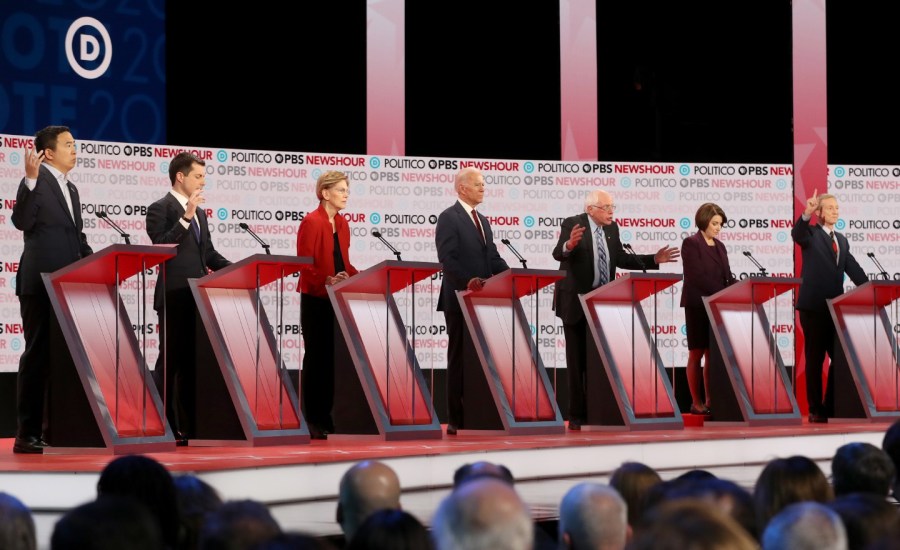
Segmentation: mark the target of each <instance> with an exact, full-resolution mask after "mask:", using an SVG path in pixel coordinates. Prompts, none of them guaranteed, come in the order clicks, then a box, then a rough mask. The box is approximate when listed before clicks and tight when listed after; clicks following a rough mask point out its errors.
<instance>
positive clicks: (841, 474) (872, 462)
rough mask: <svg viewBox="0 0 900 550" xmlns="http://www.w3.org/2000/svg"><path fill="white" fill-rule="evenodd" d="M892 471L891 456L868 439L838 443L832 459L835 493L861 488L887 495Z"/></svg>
mask: <svg viewBox="0 0 900 550" xmlns="http://www.w3.org/2000/svg"><path fill="white" fill-rule="evenodd" d="M894 474H895V471H894V463H893V462H892V461H891V457H889V456H888V455H887V453H885V452H884V451H882V450H881V449H879V448H878V447H876V446H875V445H872V444H870V443H860V442H854V443H847V444H846V445H841V446H840V447H839V448H838V450H837V452H836V453H834V458H832V459H831V482H832V484H833V485H834V494H835V496H843V495H847V494H850V493H860V492H864V493H874V494H876V495H879V496H881V497H886V496H887V495H888V493H889V492H890V490H891V486H892V485H893V483H894Z"/></svg>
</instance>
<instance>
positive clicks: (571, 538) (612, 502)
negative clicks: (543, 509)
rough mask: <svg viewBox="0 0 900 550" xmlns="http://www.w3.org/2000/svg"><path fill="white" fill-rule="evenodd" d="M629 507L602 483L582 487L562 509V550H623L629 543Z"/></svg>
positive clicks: (566, 498)
mask: <svg viewBox="0 0 900 550" xmlns="http://www.w3.org/2000/svg"><path fill="white" fill-rule="evenodd" d="M628 534H629V528H628V505H627V504H626V503H625V500H624V499H623V498H622V497H621V496H620V495H619V493H618V492H617V491H616V490H615V489H613V488H612V487H609V486H607V485H601V484H599V483H590V482H588V483H579V484H578V485H575V486H574V487H572V488H571V489H569V491H568V492H567V493H566V494H565V495H564V496H563V498H562V501H561V502H560V505H559V537H558V540H559V546H560V548H576V549H578V548H594V549H602V550H621V549H622V548H625V542H626V541H627V539H628Z"/></svg>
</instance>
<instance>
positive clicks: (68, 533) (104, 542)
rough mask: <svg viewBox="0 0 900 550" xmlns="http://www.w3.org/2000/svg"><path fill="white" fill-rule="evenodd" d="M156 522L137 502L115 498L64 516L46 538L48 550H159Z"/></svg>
mask: <svg viewBox="0 0 900 550" xmlns="http://www.w3.org/2000/svg"><path fill="white" fill-rule="evenodd" d="M174 547H175V546H170V545H168V544H166V543H165V542H164V541H163V537H162V532H161V531H160V528H159V522H158V521H156V519H155V518H154V517H153V515H152V514H151V513H150V512H149V510H147V507H146V506H144V505H143V504H142V503H140V502H139V501H137V500H135V499H134V498H131V497H127V496H119V495H105V496H104V495H101V496H99V497H97V500H95V501H93V502H88V503H87V504H82V505H81V506H78V507H76V508H73V509H71V510H69V511H68V512H66V514H65V515H64V516H63V517H62V518H61V519H60V520H59V521H58V522H56V526H55V527H54V528H53V534H52V535H51V537H50V549H51V550H121V549H122V548H128V549H129V550H163V549H164V548H174Z"/></svg>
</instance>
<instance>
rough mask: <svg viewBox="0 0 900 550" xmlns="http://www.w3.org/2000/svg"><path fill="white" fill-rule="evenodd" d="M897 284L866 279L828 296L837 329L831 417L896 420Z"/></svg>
mask: <svg viewBox="0 0 900 550" xmlns="http://www.w3.org/2000/svg"><path fill="white" fill-rule="evenodd" d="M898 297H900V282H897V281H870V282H868V283H865V284H863V285H861V286H859V287H857V288H854V289H853V290H850V291H848V292H846V293H844V294H842V295H841V296H838V297H837V298H834V299H833V300H829V304H828V306H829V308H830V309H831V316H832V318H833V319H834V326H835V328H836V329H837V335H838V342H835V359H834V362H833V363H832V365H831V368H835V369H837V370H836V371H835V378H834V384H835V388H834V390H835V391H834V416H835V418H853V419H866V420H869V421H872V422H893V421H894V420H896V419H897V418H900V377H898V373H900V363H898V348H897V345H898V344H897V333H896V331H895V327H897V326H900V324H898V323H900V310H898V302H897V298H898Z"/></svg>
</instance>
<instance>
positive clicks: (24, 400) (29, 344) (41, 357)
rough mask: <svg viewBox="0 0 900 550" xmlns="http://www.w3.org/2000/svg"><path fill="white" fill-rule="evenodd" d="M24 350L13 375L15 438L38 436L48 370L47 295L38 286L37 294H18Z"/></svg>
mask: <svg viewBox="0 0 900 550" xmlns="http://www.w3.org/2000/svg"><path fill="white" fill-rule="evenodd" d="M19 311H20V313H21V314H22V332H23V335H24V337H25V351H24V352H22V356H21V357H20V358H19V375H18V377H17V378H16V385H17V388H16V391H17V401H16V405H17V424H18V425H17V428H16V437H19V438H29V437H41V435H42V433H43V430H44V405H45V401H46V395H47V383H48V381H49V372H50V316H51V315H53V311H52V308H51V307H50V298H49V297H48V296H47V292H46V291H45V290H44V289H43V288H42V289H41V290H40V291H39V292H38V293H37V294H29V295H27V296H19Z"/></svg>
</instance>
